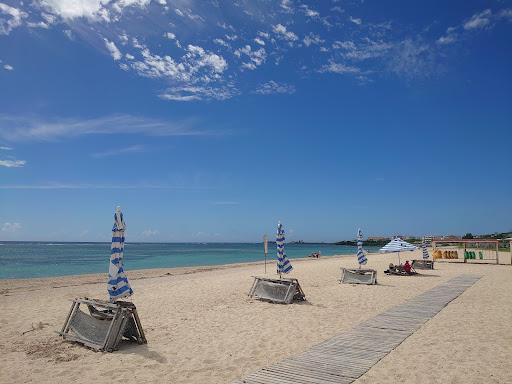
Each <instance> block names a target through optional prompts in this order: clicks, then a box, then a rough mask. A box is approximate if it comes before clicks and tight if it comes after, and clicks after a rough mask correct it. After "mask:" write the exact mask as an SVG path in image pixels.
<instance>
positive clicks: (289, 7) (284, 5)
mask: <svg viewBox="0 0 512 384" xmlns="http://www.w3.org/2000/svg"><path fill="white" fill-rule="evenodd" d="M279 6H280V7H281V9H282V10H284V11H285V12H287V13H292V12H293V4H292V2H291V0H281V3H280V4H279Z"/></svg>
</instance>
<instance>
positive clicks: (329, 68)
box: [320, 61, 361, 74]
mask: <svg viewBox="0 0 512 384" xmlns="http://www.w3.org/2000/svg"><path fill="white" fill-rule="evenodd" d="M320 72H331V73H338V74H360V73H361V69H359V68H357V67H353V66H350V65H346V64H344V63H337V62H335V61H331V62H330V63H329V64H326V65H324V66H323V67H322V68H321V69H320Z"/></svg>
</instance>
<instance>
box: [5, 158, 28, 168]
mask: <svg viewBox="0 0 512 384" xmlns="http://www.w3.org/2000/svg"><path fill="white" fill-rule="evenodd" d="M25 164H27V162H26V161H25V160H0V167H6V168H21V167H24V166H25Z"/></svg>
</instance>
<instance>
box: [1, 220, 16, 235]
mask: <svg viewBox="0 0 512 384" xmlns="http://www.w3.org/2000/svg"><path fill="white" fill-rule="evenodd" d="M0 230H1V231H2V232H8V233H14V232H18V231H19V230H21V224H20V223H9V222H6V223H3V224H2V227H1V228H0Z"/></svg>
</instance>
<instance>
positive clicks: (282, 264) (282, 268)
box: [276, 223, 293, 274]
mask: <svg viewBox="0 0 512 384" xmlns="http://www.w3.org/2000/svg"><path fill="white" fill-rule="evenodd" d="M284 240H285V238H284V229H283V224H281V223H278V224H277V236H276V244H277V273H279V274H281V273H289V272H291V270H292V269H293V267H292V265H291V263H290V260H288V258H287V257H286V253H285V252H284Z"/></svg>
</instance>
